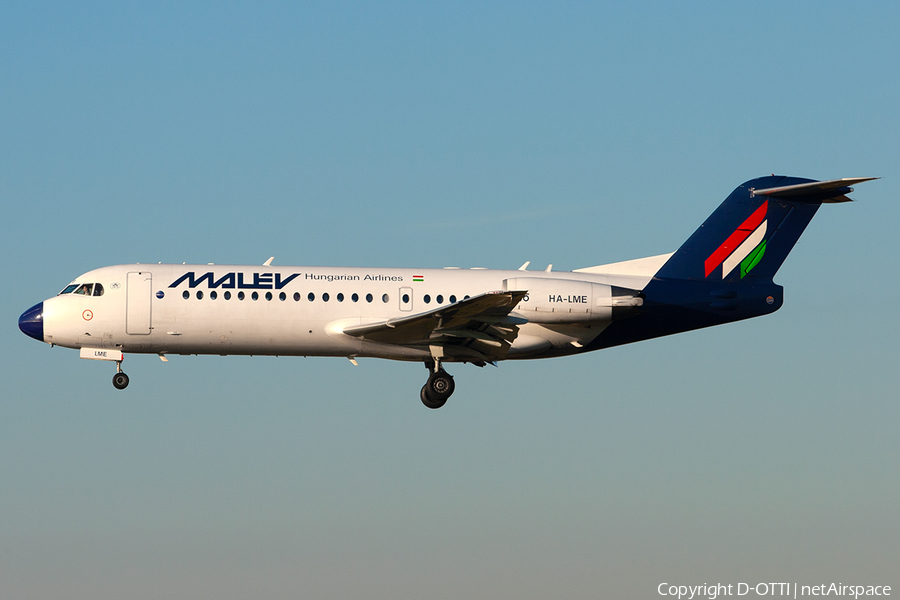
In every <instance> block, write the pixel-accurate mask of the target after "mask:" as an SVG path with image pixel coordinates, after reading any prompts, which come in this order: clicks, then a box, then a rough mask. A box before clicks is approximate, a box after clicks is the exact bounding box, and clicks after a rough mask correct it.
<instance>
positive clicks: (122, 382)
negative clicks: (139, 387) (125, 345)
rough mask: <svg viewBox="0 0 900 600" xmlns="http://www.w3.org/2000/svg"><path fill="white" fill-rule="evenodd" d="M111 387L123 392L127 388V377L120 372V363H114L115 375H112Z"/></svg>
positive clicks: (118, 361) (119, 361)
mask: <svg viewBox="0 0 900 600" xmlns="http://www.w3.org/2000/svg"><path fill="white" fill-rule="evenodd" d="M113 387H114V388H116V389H117V390H124V389H125V388H127V387H128V375H126V374H125V373H123V372H122V361H121V360H117V361H116V374H115V375H113Z"/></svg>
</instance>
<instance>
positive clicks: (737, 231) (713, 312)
mask: <svg viewBox="0 0 900 600" xmlns="http://www.w3.org/2000/svg"><path fill="white" fill-rule="evenodd" d="M873 179H877V178H876V177H857V178H844V179H834V180H830V181H815V180H812V179H803V178H797V177H785V176H775V175H772V176H768V177H760V178H757V179H752V180H750V181H747V182H745V183H743V184H741V185H740V186H738V187H737V188H736V189H735V190H734V191H733V192H732V193H731V194H730V195H729V196H728V197H727V198H726V199H725V201H724V202H722V204H721V205H720V206H719V207H718V208H717V209H716V211H715V212H713V213H712V215H710V216H709V218H707V219H706V221H705V222H704V223H703V224H702V225H701V226H700V227H699V228H698V229H697V230H696V231H695V232H694V234H693V235H692V236H691V237H690V238H688V240H687V241H686V242H685V243H684V244H683V245H682V246H681V247H680V248H679V249H678V250H677V251H675V252H673V253H670V254H663V255H658V256H651V257H647V258H640V259H636V260H629V261H625V262H617V263H611V264H606V265H600V266H595V267H587V268H583V269H575V270H574V271H570V272H564V271H552V270H551V267H552V265H551V266H550V267H547V269H546V270H545V271H533V270H527V268H528V265H529V263H525V264H524V265H522V266H521V267H520V268H519V269H518V270H493V269H458V268H449V267H448V268H445V269H407V268H384V269H381V268H358V267H290V266H288V267H279V266H273V265H272V260H273V259H272V258H270V259H269V260H267V261H266V262H265V263H264V264H263V265H262V266H256V267H254V266H238V265H215V264H207V265H185V264H180V265H179V264H131V265H116V266H110V267H103V268H100V269H96V270H93V271H88V272H87V273H85V274H84V275H81V276H79V277H76V278H75V279H74V280H73V281H72V282H71V283H70V284H69V285H67V286H66V287H65V288H64V289H63V290H62V291H61V292H60V293H59V294H58V295H57V296H55V297H53V298H49V299H47V300H44V301H43V302H40V303H38V304H36V305H34V306H33V307H31V308H29V309H28V310H26V311H25V312H24V313H23V314H22V315H21V316H20V317H19V329H21V330H22V332H23V333H25V334H26V335H28V336H30V337H32V338H34V339H36V340H39V341H42V342H45V343H48V344H50V346H51V347H52V346H63V347H66V348H74V349H78V350H80V356H81V358H85V359H92V360H104V361H111V362H114V363H115V365H116V373H115V375H114V376H113V385H114V386H115V387H116V388H117V389H120V390H121V389H124V388H125V387H126V386H128V382H129V380H128V376H127V375H126V374H125V373H124V372H123V371H122V361H123V360H124V357H125V354H126V353H134V354H157V355H159V357H160V358H161V359H162V360H163V361H167V360H168V358H167V355H168V354H181V355H190V354H197V355H199V354H211V355H216V354H218V355H222V356H226V355H235V354H238V355H275V356H334V357H345V358H348V359H350V361H351V362H352V363H353V364H357V362H356V359H357V358H360V357H374V358H385V359H392V360H403V361H418V362H422V363H424V364H425V367H426V368H427V369H428V372H429V376H428V380H427V381H426V383H425V385H424V386H423V387H422V389H421V392H420V394H419V396H420V399H421V401H422V403H423V404H424V405H425V406H427V407H428V408H440V407H441V406H443V405H444V404H445V403H446V401H447V399H448V398H449V397H450V396H451V394H453V392H454V389H455V382H454V379H453V377H452V376H451V375H449V374H448V373H447V372H446V371H445V370H444V365H446V364H447V363H471V364H474V365H477V366H482V367H483V366H485V365H487V364H493V365H494V366H496V365H497V363H498V362H499V361H501V360H519V359H538V358H549V357H557V356H567V355H572V354H580V353H583V352H591V351H594V350H600V349H603V348H610V347H613V346H618V345H621V344H628V343H631V342H637V341H641V340H647V339H651V338H656V337H660V336H664V335H671V334H674V333H680V332H684V331H690V330H693V329H699V328H702V327H711V326H713V325H720V324H723V323H730V322H733V321H739V320H743V319H749V318H751V317H757V316H761V315H767V314H770V313H773V312H775V311H776V310H778V309H779V308H781V305H782V303H783V294H782V291H783V288H782V287H781V286H780V285H777V284H775V283H774V281H773V277H774V275H775V273H776V272H777V271H778V269H779V267H780V266H781V264H782V263H783V262H784V260H785V258H786V257H787V255H788V253H789V252H790V251H791V249H792V248H793V246H794V244H795V243H796V242H797V240H798V239H799V237H800V235H801V234H802V233H803V231H804V229H805V228H806V226H807V225H808V224H809V222H810V220H811V219H812V217H813V215H815V213H816V211H817V210H818V209H819V207H820V206H821V205H822V204H828V203H839V202H847V201H850V198H848V197H847V195H846V194H848V193H850V192H852V191H853V188H852V187H850V186H852V185H855V184H858V183H862V182H865V181H870V180H873Z"/></svg>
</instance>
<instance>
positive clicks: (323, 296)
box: [322, 292, 329, 302]
mask: <svg viewBox="0 0 900 600" xmlns="http://www.w3.org/2000/svg"><path fill="white" fill-rule="evenodd" d="M328 298H329V296H328V292H325V293H324V294H322V302H328Z"/></svg>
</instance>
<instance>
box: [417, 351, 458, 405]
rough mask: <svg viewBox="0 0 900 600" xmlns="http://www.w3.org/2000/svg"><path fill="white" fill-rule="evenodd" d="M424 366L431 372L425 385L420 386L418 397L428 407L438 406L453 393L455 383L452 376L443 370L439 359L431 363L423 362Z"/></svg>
mask: <svg viewBox="0 0 900 600" xmlns="http://www.w3.org/2000/svg"><path fill="white" fill-rule="evenodd" d="M425 368H427V369H428V370H429V371H432V373H431V375H429V376H428V381H426V382H425V385H423V386H422V391H421V392H420V393H419V397H420V398H421V399H422V404H424V405H425V406H427V407H428V408H440V407H442V406H443V405H444V404H445V403H446V402H447V398H449V397H450V396H451V395H452V394H453V390H454V389H456V384H455V383H453V377H452V376H451V375H450V374H449V373H447V371H445V370H444V368H443V367H442V366H441V363H440V362H439V361H434V363H433V364H429V363H425Z"/></svg>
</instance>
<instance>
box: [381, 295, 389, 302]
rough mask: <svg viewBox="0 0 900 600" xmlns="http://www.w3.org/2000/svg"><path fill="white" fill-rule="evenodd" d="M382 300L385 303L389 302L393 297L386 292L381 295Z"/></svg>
mask: <svg viewBox="0 0 900 600" xmlns="http://www.w3.org/2000/svg"><path fill="white" fill-rule="evenodd" d="M381 301H382V302H384V303H385V304H387V303H388V302H390V301H391V297H390V296H388V295H387V294H384V295H383V296H382V297H381Z"/></svg>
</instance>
